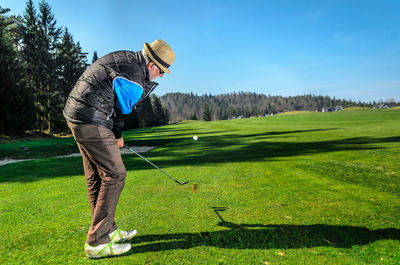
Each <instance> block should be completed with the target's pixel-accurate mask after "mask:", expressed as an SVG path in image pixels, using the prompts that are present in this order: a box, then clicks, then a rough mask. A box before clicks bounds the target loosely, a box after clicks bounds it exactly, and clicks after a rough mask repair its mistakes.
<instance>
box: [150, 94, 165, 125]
mask: <svg viewBox="0 0 400 265" xmlns="http://www.w3.org/2000/svg"><path fill="white" fill-rule="evenodd" d="M151 104H152V107H153V114H154V125H164V124H168V122H169V119H168V113H167V112H166V109H165V108H163V106H162V104H161V101H160V98H159V97H158V96H157V95H155V94H152V95H151Z"/></svg>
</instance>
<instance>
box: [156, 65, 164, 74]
mask: <svg viewBox="0 0 400 265" xmlns="http://www.w3.org/2000/svg"><path fill="white" fill-rule="evenodd" d="M157 68H158V70H160V75H162V74H164V71H163V70H161V68H160V67H158V66H157Z"/></svg>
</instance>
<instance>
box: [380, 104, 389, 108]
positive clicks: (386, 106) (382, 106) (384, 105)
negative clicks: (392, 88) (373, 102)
mask: <svg viewBox="0 0 400 265" xmlns="http://www.w3.org/2000/svg"><path fill="white" fill-rule="evenodd" d="M378 108H379V109H389V108H390V107H389V106H388V105H386V104H380V105H379V106H378Z"/></svg>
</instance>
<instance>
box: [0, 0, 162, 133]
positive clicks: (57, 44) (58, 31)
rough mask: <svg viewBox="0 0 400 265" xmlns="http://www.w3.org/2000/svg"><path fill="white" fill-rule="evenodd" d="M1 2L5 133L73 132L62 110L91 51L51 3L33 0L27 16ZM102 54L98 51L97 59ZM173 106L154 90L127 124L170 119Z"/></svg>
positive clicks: (1, 124) (1, 123)
mask: <svg viewBox="0 0 400 265" xmlns="http://www.w3.org/2000/svg"><path fill="white" fill-rule="evenodd" d="M9 11H10V10H9V9H8V8H3V7H0V111H1V113H2V114H1V116H0V134H5V135H15V134H22V133H23V132H24V131H27V130H30V131H38V132H40V133H46V134H54V133H62V132H68V128H67V126H66V122H65V119H64V117H63V115H62V111H63V108H64V105H65V102H66V99H67V97H68V95H69V93H70V91H71V89H72V88H73V86H74V85H75V83H76V81H77V80H78V78H79V77H80V75H81V74H82V73H83V72H84V71H85V69H86V68H87V66H88V63H87V54H88V53H85V52H83V51H82V47H81V46H80V43H79V42H75V41H74V39H73V36H72V34H71V33H70V32H69V30H68V28H67V27H59V26H58V25H57V20H56V19H55V15H54V13H53V12H52V9H51V7H50V5H49V4H48V3H47V2H46V1H44V0H42V1H41V2H40V3H39V5H38V10H37V9H36V7H35V5H34V4H33V1H32V0H27V2H26V7H25V11H24V13H23V15H22V16H19V15H18V16H14V15H8V14H7V13H8V12H9ZM97 59H98V56H97V52H94V54H93V60H92V62H94V61H95V60H97ZM168 117H169V116H168V112H167V111H166V109H165V108H163V107H162V106H161V102H160V99H159V98H158V97H157V96H155V95H153V96H152V97H151V98H148V99H146V100H144V101H143V102H142V103H141V104H140V106H138V107H137V111H135V112H132V114H131V115H130V116H129V117H128V119H127V122H126V124H125V128H129V129H132V128H138V127H148V126H154V125H161V124H167V123H168Z"/></svg>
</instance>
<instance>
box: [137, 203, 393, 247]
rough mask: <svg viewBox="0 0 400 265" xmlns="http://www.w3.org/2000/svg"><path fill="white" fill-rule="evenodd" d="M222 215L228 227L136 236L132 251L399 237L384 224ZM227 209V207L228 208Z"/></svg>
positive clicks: (338, 242)
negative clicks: (246, 220)
mask: <svg viewBox="0 0 400 265" xmlns="http://www.w3.org/2000/svg"><path fill="white" fill-rule="evenodd" d="M214 208H220V209H219V210H218V209H217V210H216V209H214V211H215V212H216V213H217V214H218V216H219V217H220V220H221V221H220V222H219V223H218V226H221V227H225V228H229V230H220V231H210V232H207V231H205V232H200V233H175V234H161V235H144V236H138V237H135V238H134V239H133V240H132V241H131V243H132V252H133V253H143V252H151V251H163V250H172V249H188V248H193V247H197V246H213V247H219V248H231V249H272V248H274V249H297V248H310V247H320V246H330V247H336V248H351V247H352V246H355V245H366V244H369V243H372V242H375V241H378V240H385V239H391V240H399V241H400V230H399V229H396V228H385V229H378V230H370V229H368V228H365V227H356V226H338V225H323V224H314V225H285V224H270V225H264V224H235V223H232V222H227V221H224V220H223V219H222V217H221V216H220V214H219V213H218V212H219V211H224V210H223V208H225V207H214ZM225 209H226V208H225Z"/></svg>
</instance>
